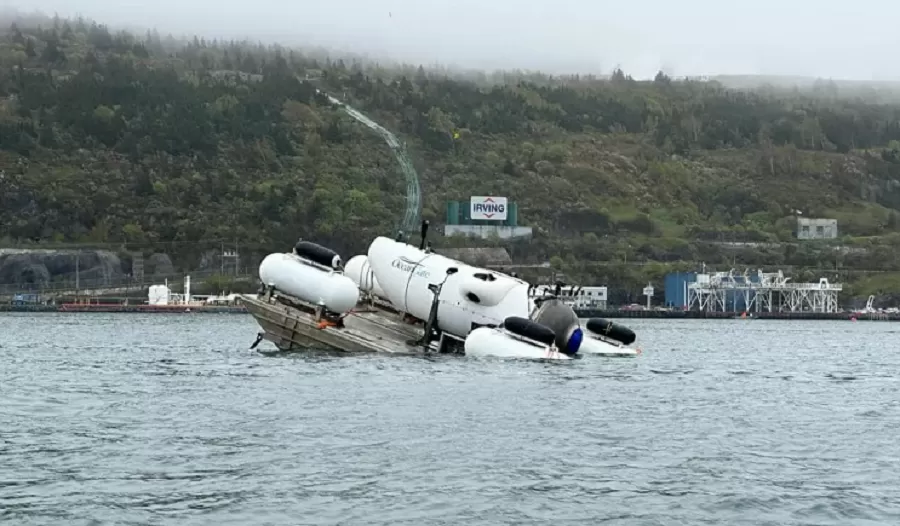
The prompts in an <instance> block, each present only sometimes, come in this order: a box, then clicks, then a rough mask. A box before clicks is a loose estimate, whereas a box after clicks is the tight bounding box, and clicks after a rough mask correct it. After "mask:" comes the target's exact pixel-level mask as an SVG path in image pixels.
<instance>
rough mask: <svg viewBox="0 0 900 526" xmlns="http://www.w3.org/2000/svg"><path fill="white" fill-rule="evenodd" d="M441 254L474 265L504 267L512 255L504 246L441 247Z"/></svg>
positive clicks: (510, 262) (509, 262)
mask: <svg viewBox="0 0 900 526" xmlns="http://www.w3.org/2000/svg"><path fill="white" fill-rule="evenodd" d="M437 252H438V253H440V254H441V255H442V256H446V257H448V258H451V259H456V260H459V261H462V262H463V263H468V264H470V265H475V266H476V267H504V266H507V265H512V257H510V255H509V252H507V250H506V249H505V248H487V247H486V248H442V249H440V250H438V251H437Z"/></svg>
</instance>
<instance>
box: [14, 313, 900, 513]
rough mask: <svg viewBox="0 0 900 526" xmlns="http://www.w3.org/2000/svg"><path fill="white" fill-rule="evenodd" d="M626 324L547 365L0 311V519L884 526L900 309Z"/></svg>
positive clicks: (898, 509)
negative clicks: (633, 333)
mask: <svg viewBox="0 0 900 526" xmlns="http://www.w3.org/2000/svg"><path fill="white" fill-rule="evenodd" d="M632 326H633V327H634V328H635V329H637V330H638V331H639V332H638V335H639V341H640V342H641V346H642V348H643V349H644V351H645V352H644V354H643V355H642V356H640V357H638V358H637V359H603V358H596V359H591V358H590V357H588V358H585V359H583V360H580V361H578V362H572V363H566V364H560V363H539V362H525V361H495V360H483V361H478V360H471V359H465V358H456V357H439V358H431V359H427V358H420V357H418V358H417V357H391V356H323V355H316V356H311V355H304V354H299V353H294V354H280V355H265V354H261V353H258V352H251V351H248V347H249V345H250V344H251V343H252V341H253V339H254V336H255V335H256V331H257V326H256V324H255V322H254V321H253V319H252V318H251V317H249V316H240V315H171V316H169V315H149V316H141V315H105V314H83V315H80V314H69V315H28V316H22V315H0V524H9V525H28V524H41V525H44V524H66V525H69V524H71V525H80V524H92V525H99V524H117V525H118V524H171V525H178V526H183V525H194V524H204V525H205V524H215V525H225V524H254V525H261V524H279V525H281V524H292V525H304V524H322V525H325V524H328V525H332V524H346V525H381V524H403V525H410V526H412V525H415V526H426V525H438V524H440V525H448V526H449V525H453V526H459V525H465V526H471V525H482V524H485V525H487V524H553V525H563V524H591V523H596V522H599V521H604V520H606V521H611V522H613V523H615V524H635V525H637V524H640V525H654V524H659V525H666V526H668V525H674V524H690V525H696V524H753V525H762V524H779V525H785V524H834V525H842V526H843V525H856V524H892V525H896V524H900V383H898V378H900V373H898V367H900V333H898V331H900V324H891V323H878V322H860V323H851V322H838V323H834V322H765V321H740V320H728V321H717V322H707V321H642V322H634V323H632ZM264 346H265V344H264V345H263V346H261V348H262V347H264ZM266 348H267V349H273V348H271V347H266Z"/></svg>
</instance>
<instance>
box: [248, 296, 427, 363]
mask: <svg viewBox="0 0 900 526" xmlns="http://www.w3.org/2000/svg"><path fill="white" fill-rule="evenodd" d="M241 302H242V303H243V305H244V306H245V307H246V308H247V311H248V312H249V313H250V314H251V315H253V317H254V318H255V319H256V321H257V323H259V325H260V327H261V328H262V332H261V333H260V338H262V339H265V340H268V341H270V342H272V343H273V344H275V346H276V347H278V349H280V350H282V351H286V350H294V349H308V348H314V349H323V350H338V351H356V352H386V353H395V354H396V353H415V352H421V347H417V346H415V345H413V344H412V343H411V342H414V341H416V340H418V339H419V338H421V337H422V334H423V330H422V328H420V327H419V326H417V325H412V324H409V323H406V322H404V321H402V319H401V318H400V315H399V314H398V313H395V312H390V311H387V310H385V309H382V308H379V307H377V306H372V305H366V304H361V305H360V306H359V307H357V308H356V309H354V310H353V311H351V312H350V313H348V314H347V315H346V316H344V318H343V325H344V326H343V327H334V326H329V325H327V324H322V323H321V322H320V321H318V320H317V319H316V316H315V315H314V314H313V313H311V312H310V310H312V309H311V308H310V307H309V306H304V305H298V304H296V303H295V305H297V306H291V305H288V304H286V303H294V302H296V300H294V301H287V302H283V301H280V300H279V297H278V295H277V294H273V295H271V296H268V295H267V296H260V297H259V298H253V297H250V296H243V297H242V298H241Z"/></svg>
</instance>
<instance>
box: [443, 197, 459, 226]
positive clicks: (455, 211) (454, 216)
mask: <svg viewBox="0 0 900 526" xmlns="http://www.w3.org/2000/svg"><path fill="white" fill-rule="evenodd" d="M446 224H448V225H458V224H459V201H447V223H446Z"/></svg>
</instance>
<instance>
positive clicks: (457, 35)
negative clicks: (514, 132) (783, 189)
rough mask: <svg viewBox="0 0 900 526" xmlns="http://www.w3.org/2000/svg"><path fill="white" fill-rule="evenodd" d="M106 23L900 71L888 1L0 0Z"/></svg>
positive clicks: (526, 58) (639, 69)
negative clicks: (77, 15)
mask: <svg viewBox="0 0 900 526" xmlns="http://www.w3.org/2000/svg"><path fill="white" fill-rule="evenodd" d="M0 6H6V7H16V8H20V9H24V10H32V9H39V10H42V11H45V12H47V13H49V14H52V13H53V12H57V13H59V14H60V15H61V16H72V15H76V14H82V15H84V16H86V17H90V18H93V19H95V20H97V21H99V22H103V23H107V24H110V25H121V24H128V25H132V26H140V27H155V28H157V29H159V30H160V32H163V33H166V32H173V33H176V34H182V33H186V34H199V35H201V36H207V37H210V38H211V37H227V38H234V37H250V38H253V39H260V40H263V41H267V42H280V43H283V44H286V45H293V44H302V43H314V44H318V45H324V46H329V47H339V48H343V49H348V50H352V51H357V52H362V53H367V54H369V55H375V56H388V57H390V58H393V59H396V60H402V61H408V62H416V63H425V64H434V63H440V64H445V65H458V66H462V67H471V68H477V69H512V68H523V69H541V70H544V71H547V72H550V73H568V72H583V73H609V72H610V71H611V70H612V69H613V68H614V67H616V66H621V67H622V68H623V69H624V70H625V71H626V72H627V73H631V74H632V75H634V76H636V77H649V76H652V75H654V74H655V73H656V71H658V70H660V69H663V70H664V71H666V72H668V73H670V74H672V75H679V76H680V75H716V74H768V75H804V76H818V77H830V78H835V79H839V78H840V79H857V80H900V61H898V60H897V59H896V58H895V57H896V56H897V50H898V44H900V26H898V20H900V1H897V0H854V1H847V0H843V1H838V0H754V1H752V2H733V1H729V0H626V1H622V0H619V1H615V2H613V1H609V0H320V1H312V0H252V1H247V0H242V1H236V0H153V1H148V0H0Z"/></svg>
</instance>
